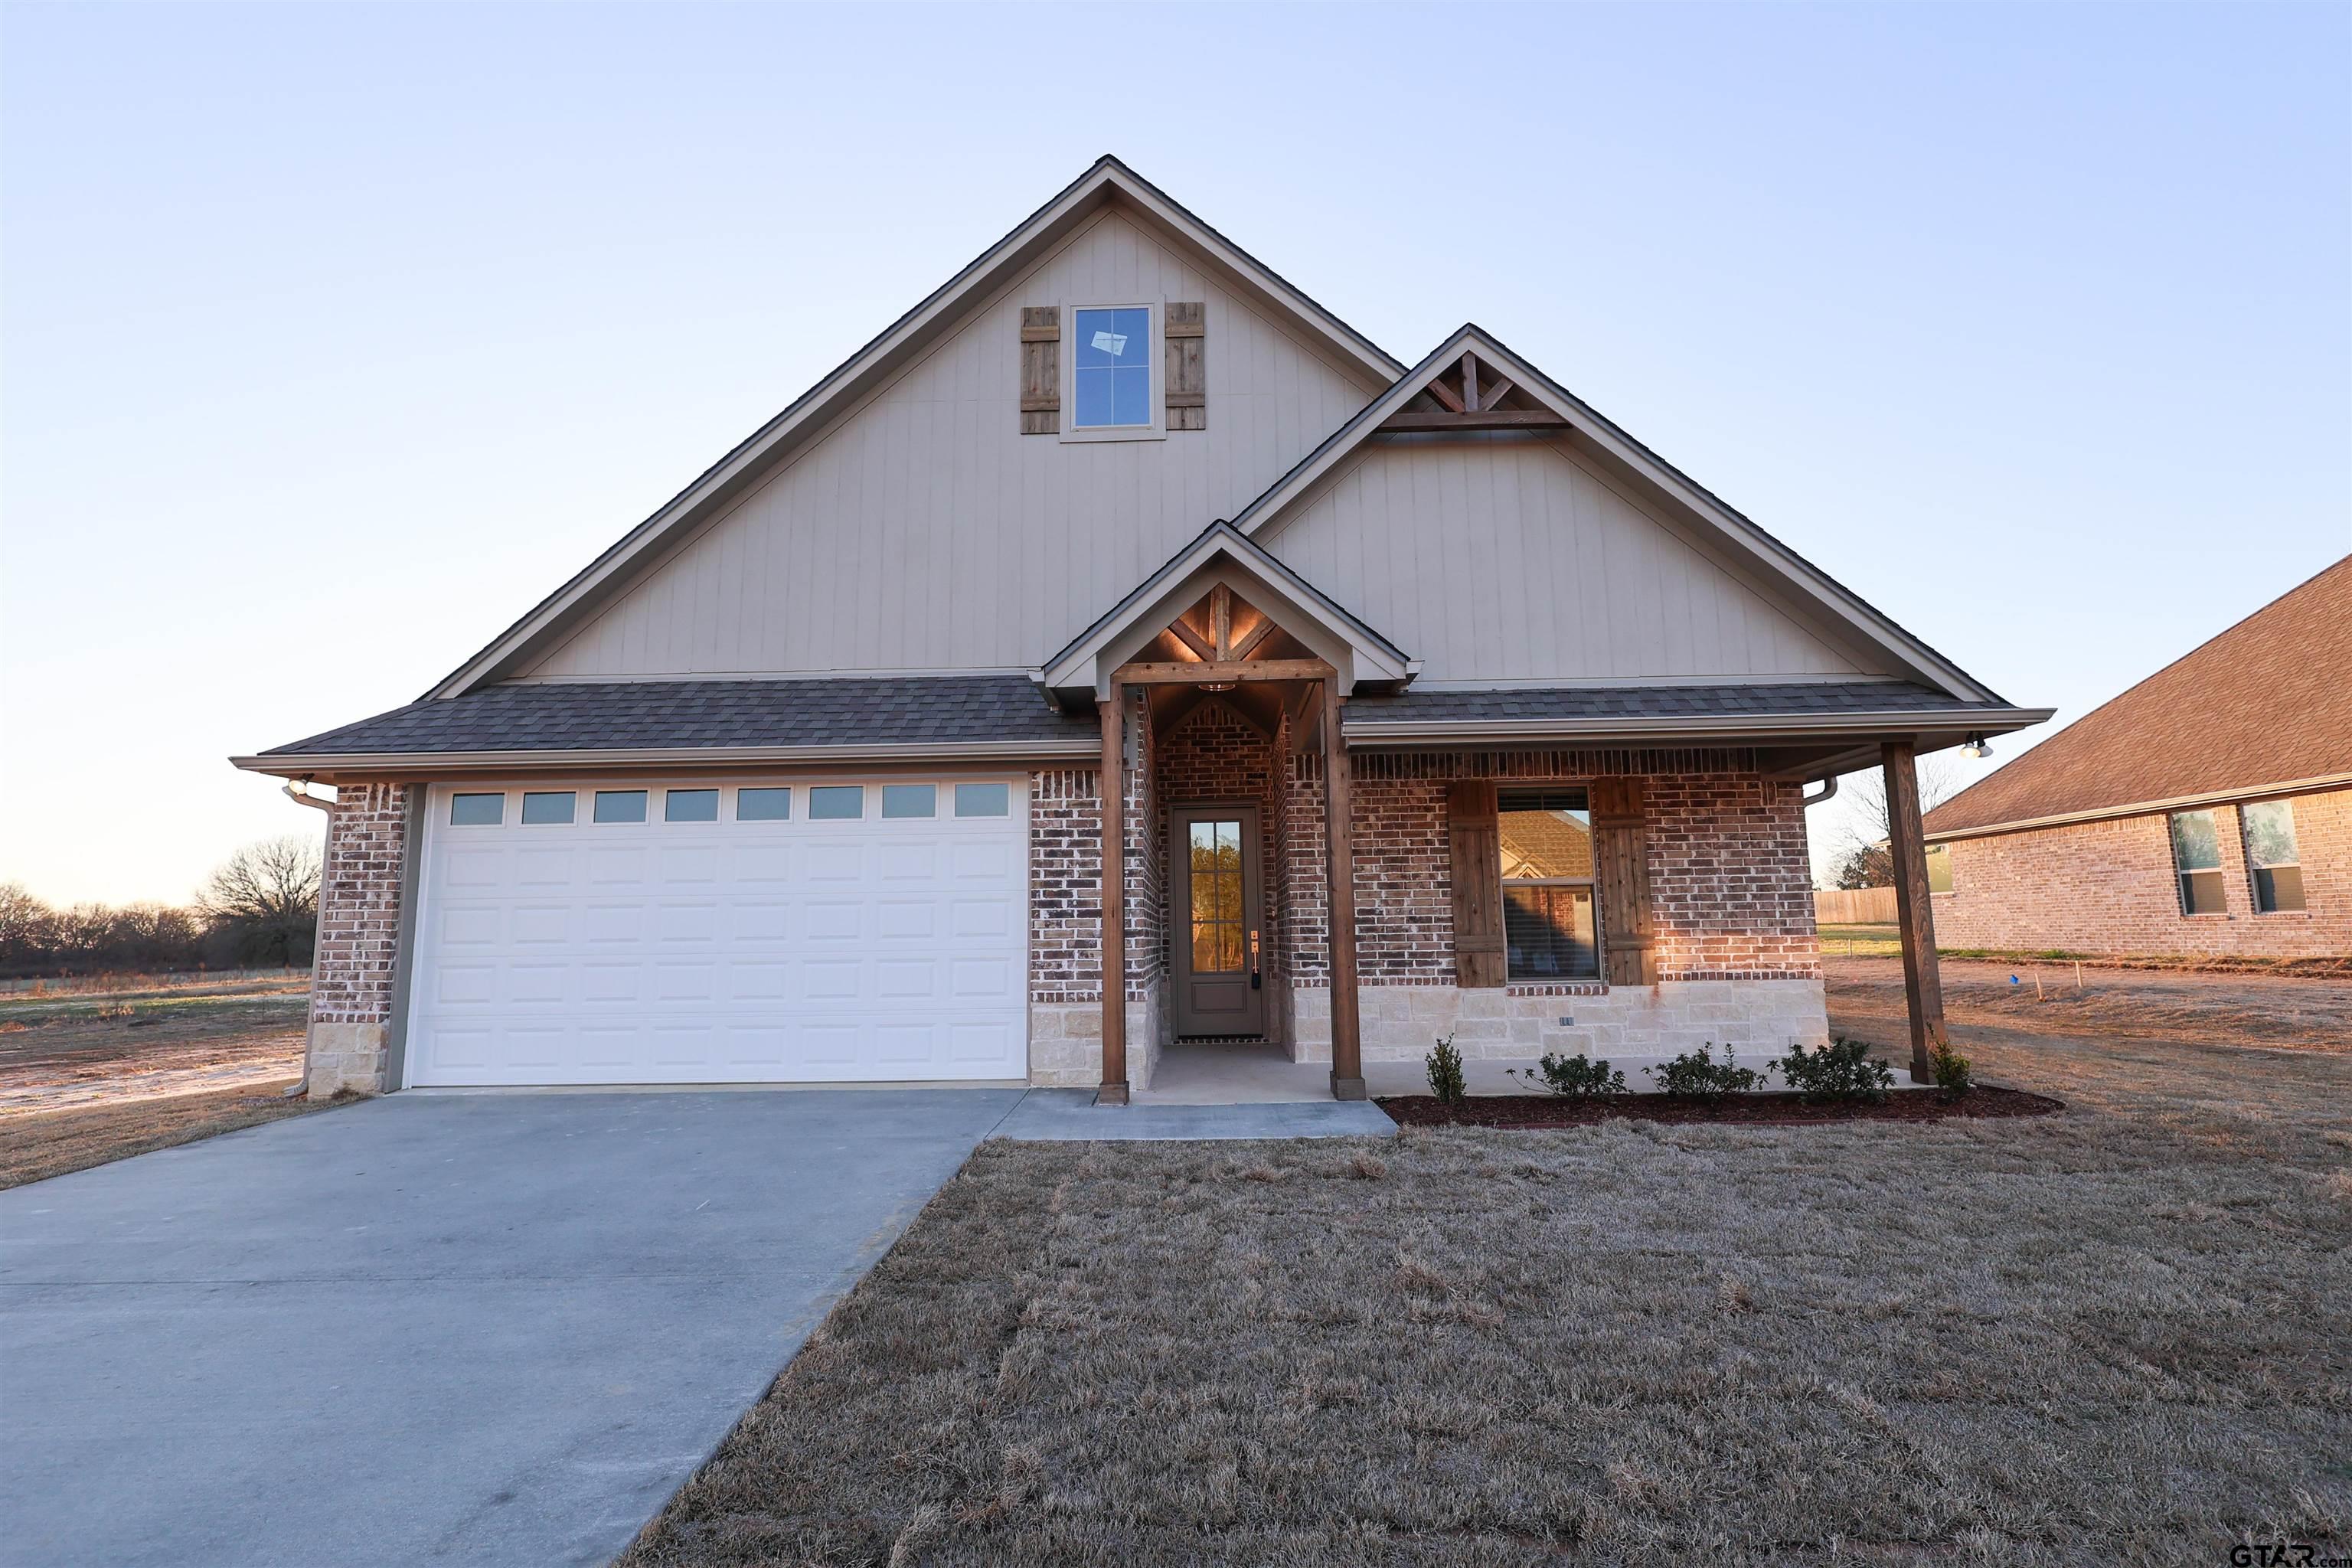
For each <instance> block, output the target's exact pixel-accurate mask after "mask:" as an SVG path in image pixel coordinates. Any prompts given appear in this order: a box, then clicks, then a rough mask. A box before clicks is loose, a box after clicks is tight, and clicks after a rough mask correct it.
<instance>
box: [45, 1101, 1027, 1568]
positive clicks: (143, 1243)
mask: <svg viewBox="0 0 2352 1568" xmlns="http://www.w3.org/2000/svg"><path fill="white" fill-rule="evenodd" d="M1021 1098H1022V1092H1021V1091H1020V1090H1019V1089H949V1090H940V1089H904V1090H877V1091H855V1090H845V1091H835V1092H825V1093H740V1092H739V1093H728V1092H719V1093H678V1092H670V1093H648V1094H602V1093H599V1094H499V1095H464V1096H438V1095H429V1094H415V1093H411V1094H402V1095H394V1096H392V1097H390V1098H387V1099H384V1100H373V1101H370V1102H368V1103H366V1104H363V1105H358V1106H353V1107H350V1108H348V1109H344V1110H329V1111H325V1112H322V1113H320V1114H319V1115H315V1116H306V1117H300V1118H298V1119H296V1120H293V1121H281V1122H277V1123H274V1124H271V1125H268V1126H265V1127H257V1128H252V1129H248V1130H247V1131H241V1132H232V1133H229V1134H227V1135H226V1136H223V1137H219V1138H215V1139H211V1140H209V1141H207V1142H201V1143H193V1144H189V1145H186V1146H185V1147H183V1148H178V1149H170V1150H164V1151H163V1152H157V1153H153V1154H146V1155H142V1156H141V1157H139V1158H137V1159H132V1160H125V1161H121V1162H119V1163H115V1164H111V1165H103V1166H100V1167H98V1168H97V1169H95V1170H89V1171H80V1172H77V1173H73V1174H71V1175H66V1176H59V1177H57V1178H55V1179H53V1180H50V1181H47V1182H40V1183H36V1184H33V1185H31V1186H27V1187H20V1188H17V1189H16V1190H14V1191H11V1192H6V1193H0V1379H5V1384H0V1561H5V1562H7V1563H28V1564H29V1563H42V1564H45V1565H51V1568H71V1565H76V1564H92V1565H95V1564H100V1563H104V1564H110V1565H114V1564H148V1563H154V1564H163V1563H171V1564H205V1563H237V1564H251V1565H255V1568H263V1565H268V1564H300V1565H303V1568H311V1565H315V1564H320V1563H336V1564H373V1563H386V1564H390V1563H428V1562H451V1563H518V1564H523V1563H528V1564H533V1565H536V1564H542V1563H604V1562H605V1561H607V1560H608V1559H610V1558H611V1557H612V1556H613V1555H614V1553H615V1552H619V1551H620V1550H621V1549H622V1548H623V1547H624V1546H625V1545H626V1544H627V1543H628V1542H629V1541H630V1539H631V1538H632V1537H633V1536H635V1533H636V1531H638V1529H639V1528H640V1527H642V1526H643V1525H644V1523H645V1522H646V1520H648V1519H650V1518H651V1517H652V1516H653V1514H654V1513H655V1511H656V1510H658V1509H659V1508H660V1507H661V1505H662V1504H663V1502H664V1501H665V1500H667V1498H668V1497H669V1495H670V1493H671V1492H672V1491H674V1490H675V1489H677V1486H678V1485H679V1484H680V1483H681V1482H682V1481H684V1480H685V1479H687V1477H688V1476H689V1475H690V1474H692V1473H693V1471H694V1469H695V1468H696V1467H698V1465H699V1464H700V1463H701V1462H702V1460H703V1459H704V1458H705V1457H707V1456H708V1455H709V1452H710V1450H711V1448H712V1447H714V1446H715V1445H716V1444H717V1443H718V1442H719V1439H720V1438H721V1437H722V1436H725V1435H726V1433H727V1432H728V1430H729V1429H730V1427H731V1426H733V1425H734V1423H735V1421H736V1419H737V1418H738V1417H739V1416H740V1415H741V1414H742V1412H743V1411H744V1409H745V1408H746V1407H747V1406H749V1405H751V1403H752V1402H753V1401H754V1400H755V1399H757V1398H758V1397H759V1395H760V1394H761V1391H762V1390H763V1389H764V1388H765V1387H766V1386H767V1384H769V1383H770V1382H771V1381H772V1379H773V1378H774V1376H775V1374H776V1373H777V1371H778V1370H779V1369H780V1368H782V1365H783V1364H784V1363H785V1362H786V1361H787V1360H788V1359H789V1358H790V1357H791V1356H792V1354H793V1351H795V1350H796V1349H798V1348H799V1346H800V1343H801V1342H802V1340H803V1339H804V1338H805V1337H806V1336H807V1334H808V1332H809V1331H810V1330H811V1329H813V1328H814V1326H815V1325H816V1324H817V1322H818V1321H820V1320H821V1319H822V1318H823V1317H824V1313H825V1312H826V1311H827V1310H829V1309H830V1308H831V1307H832V1305H833V1303H834V1302H835V1300H838V1299H839V1298H840V1296H841V1295H842V1294H843V1293H844V1292H845V1291H846V1290H847V1289H849V1287H850V1286H851V1285H852V1284H854V1283H855V1282H856V1279H858V1278H859V1277H860V1276H861V1275H863V1274H864V1273H865V1272H866V1269H867V1268H869V1267H870V1266H871V1265H872V1264H873V1262H874V1261H875V1259H876V1258H879V1257H880V1256H881V1254H882V1253H883V1252H884V1251H885V1250H886V1249H887V1247H889V1245H890V1244H891V1242H892V1241H893V1240H895V1239H896V1238H897V1237H898V1234H899V1232H900V1231H901V1230H903V1229H904V1228H905V1227H906V1226H907V1224H908V1222H909V1221H910V1220H912V1219H913V1218H914V1216H915V1214H916V1213H917V1211H918V1210H919V1209H920V1208H921V1207H922V1205H923V1204H924V1203H925V1202H926V1201H927V1200H928V1199H929V1197H930V1196H931V1194H933V1193H934V1192H935V1191H937V1190H938V1188H939V1186H940V1184H941V1183H943V1182H944V1181H946V1180H947V1179H948V1177H949V1176H950V1175H952V1174H953V1173H955V1170H956V1168H957V1167H958V1166H959V1165H960V1164H961V1163H962V1161H963V1159H964V1157H965V1156H966V1155H967V1154H968V1153H969V1152H971V1149H972V1148H973V1146H974V1145H975V1144H977V1143H978V1142H980V1140H981V1139H982V1138H983V1137H985V1136H986V1135H987V1134H988V1133H989V1131H991V1130H992V1128H994V1127H995V1126H996V1124H997V1123H998V1122H999V1121H1002V1120H1003V1118H1004V1116H1005V1114H1006V1112H1007V1111H1008V1110H1011V1109H1012V1108H1013V1106H1014V1104H1015V1103H1016V1102H1017V1101H1019V1100H1021Z"/></svg>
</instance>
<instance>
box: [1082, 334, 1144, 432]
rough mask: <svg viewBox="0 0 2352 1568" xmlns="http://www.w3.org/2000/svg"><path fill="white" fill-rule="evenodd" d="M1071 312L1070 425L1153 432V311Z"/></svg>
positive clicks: (1084, 428) (1090, 428)
mask: <svg viewBox="0 0 2352 1568" xmlns="http://www.w3.org/2000/svg"><path fill="white" fill-rule="evenodd" d="M1070 314H1071V317H1072V323H1071V324H1072V326H1073V328H1074V331H1072V332H1071V334H1070V339H1071V341H1070V344H1069V348H1070V365H1071V370H1070V382H1071V384H1070V401H1071V416H1070V427H1071V428H1072V429H1073V430H1149V429H1150V428H1151V427H1152V426H1153V425H1154V424H1156V423H1157V420H1156V418H1155V417H1154V415H1153V410H1152V397H1151V388H1152V381H1151V359H1152V354H1151V343H1152V331H1151V307H1150V306H1149V305H1111V306H1099V307H1094V308H1083V307H1082V308H1080V309H1078V310H1073V311H1072V312H1071V313H1070Z"/></svg>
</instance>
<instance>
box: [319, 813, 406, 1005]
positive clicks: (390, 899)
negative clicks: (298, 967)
mask: <svg viewBox="0 0 2352 1568" xmlns="http://www.w3.org/2000/svg"><path fill="white" fill-rule="evenodd" d="M409 787H410V786H408V785H406V784H342V785H341V786H339V787H338V788H337V789H336V791H335V797H336V798H335V809H334V811H333V812H332V813H331V814H330V816H329V817H328V820H327V853H326V861H325V864H324V866H323V867H322V868H321V871H320V879H319V945H318V957H317V960H316V963H315V967H314V968H313V969H312V970H311V979H310V1020H311V1022H312V1023H315V1024H386V1023H389V1022H391V1020H392V985H393V966H394V960H395V959H396V957H397V955H398V951H399V945H400V876H401V868H402V864H403V862H404V859H405V858H406V855H407V848H408V795H409Z"/></svg>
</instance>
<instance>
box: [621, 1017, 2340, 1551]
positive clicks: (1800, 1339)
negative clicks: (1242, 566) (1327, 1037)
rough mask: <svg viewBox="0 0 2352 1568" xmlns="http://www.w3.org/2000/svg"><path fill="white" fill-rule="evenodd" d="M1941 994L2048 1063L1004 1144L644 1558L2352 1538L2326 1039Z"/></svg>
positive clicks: (2140, 1546)
mask: <svg viewBox="0 0 2352 1568" xmlns="http://www.w3.org/2000/svg"><path fill="white" fill-rule="evenodd" d="M1870 1021H1871V1020H1870V1018H1869V1016H1867V1015H1866V1012H1865V1013H1864V1015H1862V1016H1859V1017H1858V1019H1857V1018H1846V1017H1841V1019H1840V1022H1841V1024H1842V1025H1851V1024H1855V1023H1857V1022H1859V1024H1861V1025H1864V1026H1867V1025H1868V1024H1869V1023H1870ZM1961 1037H1962V1039H1963V1041H1964V1043H1965V1044H1967V1046H1968V1047H1969V1049H1971V1050H1972V1051H1973V1052H1974V1053H1975V1054H1976V1056H1977V1058H1978V1063H1979V1071H1980V1072H1981V1073H1982V1074H1984V1075H1985V1076H1986V1077H1988V1078H1990V1079H1994V1080H1996V1081H2000V1082H2003V1083H2008V1084H2012V1085H2015V1086H2017V1087H2021V1088H2029V1089H2042V1090H2043V1091H2045V1092H2052V1093H2056V1094H2059V1095H2061V1096H2063V1097H2064V1098H2066V1099H2068V1100H2071V1101H2073V1102H2074V1103H2073V1108H2072V1109H2071V1110H2068V1111H2067V1112H2065V1113H2063V1114H2061V1115H2057V1116H2053V1117H2045V1118H2037V1119H2030V1120H2023V1121H1998V1122H1966V1121H1947V1122H1941V1123H1937V1124H1931V1125H1924V1126H1885V1125H1874V1124H1864V1125H1862V1126H1857V1127H1851V1128H1846V1127H1827V1128H1808V1129H1793V1130H1779V1129H1771V1130H1753V1131H1751V1130H1744V1129H1720V1128H1696V1127H1683V1128H1664V1127H1657V1126H1654V1125H1649V1124H1617V1125H1612V1126H1607V1127H1601V1128H1597V1129H1589V1130H1578V1131H1547V1132H1493V1131H1451V1130H1448V1131H1418V1132H1409V1133H1408V1134H1407V1135H1406V1136H1405V1137H1403V1138H1402V1139H1401V1140H1399V1141H1397V1142H1394V1143H1392V1144H1390V1143H1381V1142H1370V1141H1366V1142H1297V1143H1260V1144H1222V1145H1214V1144H1157V1145H1127V1146H1117V1145H1101V1144H1097V1145H1072V1144H1063V1145H1049V1144H1010V1143H990V1144H985V1145H983V1146H982V1149H981V1151H980V1152H978V1153H977V1154H975V1155H974V1156H973V1158H972V1160H971V1163H969V1164H968V1165H967V1166H966V1168H965V1169H964V1171H963V1172H962V1173H961V1174H960V1175H959V1176H958V1177H957V1178H956V1179H955V1180H954V1181H953V1182H951V1183H950V1184H949V1185H948V1186H947V1187H946V1188H945V1189H944V1190H943V1191H942V1192H941V1193H940V1195H939V1196H938V1198H937V1199H935V1200H934V1201H933V1203H932V1204H931V1205H930V1206H929V1208H928V1209H927V1210H926V1211H925V1213H924V1214H923V1215H922V1216H921V1217H920V1218H919V1220H918V1222H917V1223H916V1225H915V1226H914V1227H913V1228H912V1229H911V1230H909V1231H908V1234H907V1236H906V1237H904V1238H903V1239H902V1240H901V1241H900V1242H899V1244H898V1247H896V1248H895V1249H894V1250H893V1251H892V1252H891V1253H890V1255H889V1256H888V1257H887V1258H885V1259H884V1260H883V1261H882V1263H881V1264H880V1265H879V1266H878V1267H877V1268H876V1269H875V1270H874V1272H873V1273H872V1274H871V1275H870V1276H869V1277H868V1278H867V1279H866V1280H865V1281H864V1283H862V1284H861V1285H860V1286H859V1287H858V1289H856V1291H855V1292H854V1293H853V1295H852V1296H851V1297H850V1298H849V1299H848V1300H845V1302H844V1303H843V1304H842V1305H841V1307H840V1308H839V1309H838V1310H836V1311H835V1313H834V1314H833V1316H832V1317H831V1319H830V1320H829V1321H827V1322H826V1323H825V1324H824V1326H823V1328H822V1329H821V1330H820V1331H818V1333H817V1334H816V1336H815V1337H814V1338H813V1339H812V1340H811V1341H810V1342H809V1343H808V1345H807V1347H806V1348H805V1349H804V1350H803V1351H802V1352H801V1353H800V1355H799V1356H798V1357H797V1358H796V1359H795V1360H794V1361H793V1363H792V1365H791V1366H790V1367H789V1368H787V1369H786V1371H785V1373H784V1374H783V1375H782V1377H781V1378H780V1379H779V1380H778V1382H777V1383H776V1384H775V1386H774V1388H773V1389H772V1391H771V1393H770V1394H769V1395H768V1397H767V1398H766V1399H765V1400H764V1401H763V1402H762V1403H761V1405H758V1406H756V1407H755V1408H754V1409H753V1410H752V1411H751V1414H750V1415H748V1416H747V1417H746V1418H745V1420H744V1421H743V1423H742V1425H741V1426H740V1428H739V1429H738V1430H737V1431H736V1432H735V1434H734V1435H733V1436H730V1438H729V1439H728V1440H727V1442H726V1444H725V1445H724V1446H723V1447H722V1448H721V1449H720V1451H719V1454H718V1456H717V1457H716V1458H714V1459H713V1460H712V1462H711V1463H710V1464H709V1466H708V1467H706V1468H705V1469H704V1470H703V1471H702V1472H701V1473H700V1474H699V1475H698V1476H697V1477H696V1479H694V1480H692V1481H691V1482H690V1483H688V1486H687V1487H686V1488H685V1489H683V1490H682V1491H681V1492H680V1493H679V1495H678V1496H677V1499H676V1500H674V1501H673V1502H672V1504H671V1505H670V1507H669V1508H668V1509H667V1510H666V1511H665V1512H664V1514H663V1515H662V1516H661V1517H660V1518H659V1519H658V1520H656V1521H655V1522H654V1524H653V1525H651V1526H649V1527H648V1529H647V1531H646V1535H645V1536H644V1538H643V1539H642V1540H641V1541H640V1542H639V1543H638V1545H637V1546H636V1548H635V1550H634V1551H633V1552H631V1553H630V1554H629V1555H628V1556H627V1557H626V1558H625V1560H624V1561H625V1563H629V1564H632V1565H635V1568H650V1565H652V1564H657V1563H661V1564H667V1563H877V1564H880V1563H891V1564H903V1563H1073V1564H1075V1563H1089V1564H1093V1563H1139V1564H1161V1563H1170V1564H1173V1563H1201V1564H1209V1563H1266V1564H1275V1563H1280V1564H1286V1565H1290V1564H1296V1565H1308V1564H1332V1565H1338V1564H1355V1563H1374V1564H1387V1563H1449V1564H1474V1563H1475V1564H1488V1563H1546V1562H1559V1561H1595V1562H1610V1563H1614V1562H1656V1563H1678V1564H1685V1563H1693V1562H1712V1561H1757V1560H1804V1561H1817V1560H1824V1559H1839V1558H1843V1559H1851V1560H1853V1561H1858V1562H1868V1563H1880V1562H1913V1561H1933V1562H1938V1563H1943V1562H1962V1563H1976V1562H1982V1563H2020V1562H2053V1563H2062V1562H2063V1563H2074V1562H2096V1563H2176V1562H2185V1563H2224V1562H2227V1561H2228V1560H2229V1557H2228V1553H2229V1549H2230V1546H2231V1543H2232V1542H2240V1541H2249V1540H2280V1539H2292V1540H2302V1541H2313V1542H2322V1543H2326V1542H2334V1543H2336V1545H2335V1548H2334V1549H2335V1550H2336V1551H2337V1552H2342V1551H2343V1550H2345V1549H2346V1547H2347V1546H2352V1056H2346V1055H2338V1054H2333V1053H2328V1052H2324V1051H2316V1052H2315V1051H2310V1050H2304V1051H2294V1052H2270V1051H2248V1050H2235V1051H2232V1050H2225V1049H2218V1048H2213V1047H2198V1046H2187V1045H2182V1044H2179V1043H2177V1042H2174V1043H2161V1042H2158V1043H2147V1042H2142V1043H2137V1044H2134V1045H2131V1046H2129V1047H2124V1048H2122V1049H2121V1050H2120V1052H2118V1051H2117V1050H2116V1048H2114V1047H2102V1046H2101V1045H2100V1044H2099V1043H2098V1042H2097V1041H2095V1040H2092V1039H2088V1038H2082V1037H2047V1038H2037V1037H2030V1036H2025V1035H2021V1034H2018V1033H2017V1032H2015V1031H2013V1030H2012V1031H2009V1032H2008V1033H2007V1034H2006V1035H2005V1036H2003V1037H1995V1036H1994V1035H1993V1034H1991V1033H1989V1032H1982V1031H1976V1030H1972V1029H1963V1030H1962V1031H1961ZM1889 1038H1892V1036H1889ZM2322 1554H2323V1555H2325V1554H2326V1553H2325V1552H2323V1553H2322Z"/></svg>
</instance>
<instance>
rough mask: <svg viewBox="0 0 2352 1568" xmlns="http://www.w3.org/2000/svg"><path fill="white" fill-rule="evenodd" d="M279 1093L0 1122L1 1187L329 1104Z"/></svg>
mask: <svg viewBox="0 0 2352 1568" xmlns="http://www.w3.org/2000/svg"><path fill="white" fill-rule="evenodd" d="M288 1081H289V1083H290V1082H291V1081H292V1080H291V1079H289V1080H288ZM285 1087H287V1085H285V1084H279V1085H277V1086H275V1087H273V1088H271V1089H269V1090H268V1092H266V1093H261V1094H256V1093H254V1092H253V1091H252V1090H250V1089H225V1090H221V1091H219V1092H216V1093H213V1094H177V1095H172V1096H170V1097H168V1098H164V1099H150V1100H122V1101H119V1102H117V1103H114V1104H109V1105H90V1106H77V1107H74V1108H72V1109H70V1110H36V1111H16V1112H10V1113H7V1114H5V1115H0V1187H16V1186H22V1185H24V1184H26V1182H38V1181H43V1180H46V1179H47V1178H48V1177H50V1176H62V1175H64V1174H65V1173H67V1172H68V1171H79V1170H84V1169H87V1168H88V1167H89V1166H91V1165H103V1164H105V1163H107V1162H108V1161H110V1160H127V1159H129V1158H130V1157H131V1155H133V1154H145V1153H148V1152H152V1151H153V1150H157V1149H168V1148H170V1147H172V1146H173V1144H175V1143H193V1142H195V1141H196V1140H197V1139H199V1138H210V1137H213V1136H215V1134H217V1133H222V1132H234V1131H236V1130H237V1129H238V1128H240V1127H257V1126H259V1125H260V1124H261V1123H263V1122H265V1121H283V1120H284V1119H286V1118H287V1117H289V1116H299V1115H302V1114H303V1113H304V1112H306V1111H311V1110H320V1109H321V1108H322V1107H323V1106H324V1105H326V1104H330V1103H332V1102H331V1101H320V1100H285V1099H281V1098H280V1097H279V1095H278V1092H277V1091H278V1089H283V1088H285Z"/></svg>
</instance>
